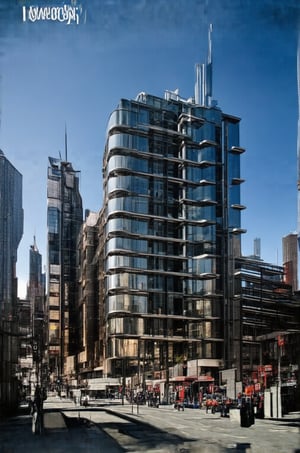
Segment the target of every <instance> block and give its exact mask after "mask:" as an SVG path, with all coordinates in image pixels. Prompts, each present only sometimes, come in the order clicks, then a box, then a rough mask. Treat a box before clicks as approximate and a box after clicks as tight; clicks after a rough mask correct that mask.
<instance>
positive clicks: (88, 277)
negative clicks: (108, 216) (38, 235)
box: [74, 211, 103, 380]
mask: <svg viewBox="0 0 300 453" xmlns="http://www.w3.org/2000/svg"><path fill="white" fill-rule="evenodd" d="M98 219H99V214H98V213H96V212H91V211H87V212H86V216H85V221H84V222H83V224H82V228H81V234H80V236H79V241H78V250H79V256H78V258H79V263H78V271H79V276H78V282H79V295H78V300H79V301H80V303H79V306H78V317H79V326H80V329H79V332H78V347H79V351H80V352H79V354H78V358H77V370H75V369H74V374H75V375H76V374H77V373H76V371H77V372H78V376H79V379H82V380H85V378H86V376H87V374H88V373H91V372H92V371H94V370H95V368H97V367H98V366H99V358H100V357H99V356H100V351H99V345H100V341H99V326H100V322H99V291H98V286H99V285H98V259H95V257H96V252H97V246H98V237H99V226H98ZM102 344H103V342H102ZM102 358H103V354H102ZM97 360H98V361H97Z"/></svg>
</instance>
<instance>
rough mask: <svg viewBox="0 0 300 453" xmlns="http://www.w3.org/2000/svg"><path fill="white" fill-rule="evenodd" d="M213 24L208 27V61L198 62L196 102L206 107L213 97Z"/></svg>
mask: <svg viewBox="0 0 300 453" xmlns="http://www.w3.org/2000/svg"><path fill="white" fill-rule="evenodd" d="M212 31H213V26H212V24H210V25H209V29H208V55H207V62H206V63H202V64H200V63H197V64H196V82H195V103H196V104H199V105H202V106H204V107H209V106H210V105H211V98H212Z"/></svg>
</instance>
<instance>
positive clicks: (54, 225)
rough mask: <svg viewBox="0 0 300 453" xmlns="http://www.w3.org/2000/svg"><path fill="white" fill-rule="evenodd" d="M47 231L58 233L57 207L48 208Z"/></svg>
mask: <svg viewBox="0 0 300 453" xmlns="http://www.w3.org/2000/svg"><path fill="white" fill-rule="evenodd" d="M47 214H48V232H49V233H59V219H60V212H59V210H58V209H57V208H52V207H49V208H48V212H47Z"/></svg>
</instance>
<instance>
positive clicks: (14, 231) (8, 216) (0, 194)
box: [0, 150, 24, 318]
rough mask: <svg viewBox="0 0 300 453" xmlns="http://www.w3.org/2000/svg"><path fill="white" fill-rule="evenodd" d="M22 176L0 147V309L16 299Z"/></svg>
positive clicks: (6, 311)
mask: <svg viewBox="0 0 300 453" xmlns="http://www.w3.org/2000/svg"><path fill="white" fill-rule="evenodd" d="M23 223H24V219H23V207H22V175H21V174H20V173H19V172H18V170H16V168H15V167H14V166H13V165H12V164H11V163H10V162H9V161H8V159H7V158H6V157H5V155H4V153H3V151H1V150H0V311H1V313H2V315H3V316H4V318H5V317H6V316H7V315H8V314H11V313H12V309H13V304H14V303H16V300H17V281H16V263H17V250H18V246H19V243H20V241H21V238H22V235H23Z"/></svg>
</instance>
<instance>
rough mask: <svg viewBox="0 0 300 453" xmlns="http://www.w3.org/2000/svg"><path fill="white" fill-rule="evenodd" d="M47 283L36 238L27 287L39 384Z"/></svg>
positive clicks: (32, 247)
mask: <svg viewBox="0 0 300 453" xmlns="http://www.w3.org/2000/svg"><path fill="white" fill-rule="evenodd" d="M45 283H46V282H45V274H44V273H43V272H42V255H41V254H40V253H39V250H38V247H37V244H36V239H35V237H34V240H33V244H32V245H31V246H30V249H29V282H28V287H27V300H28V301H29V304H30V323H31V334H32V350H33V365H34V375H35V379H36V380H37V383H38V384H42V380H43V379H42V378H43V376H42V371H43V369H42V365H43V358H44V352H45V348H46V343H47V337H46V332H45V331H46V325H47V324H46V319H47V318H46V307H45V294H46V286H45ZM44 370H45V369H44ZM33 382H34V381H33Z"/></svg>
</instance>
